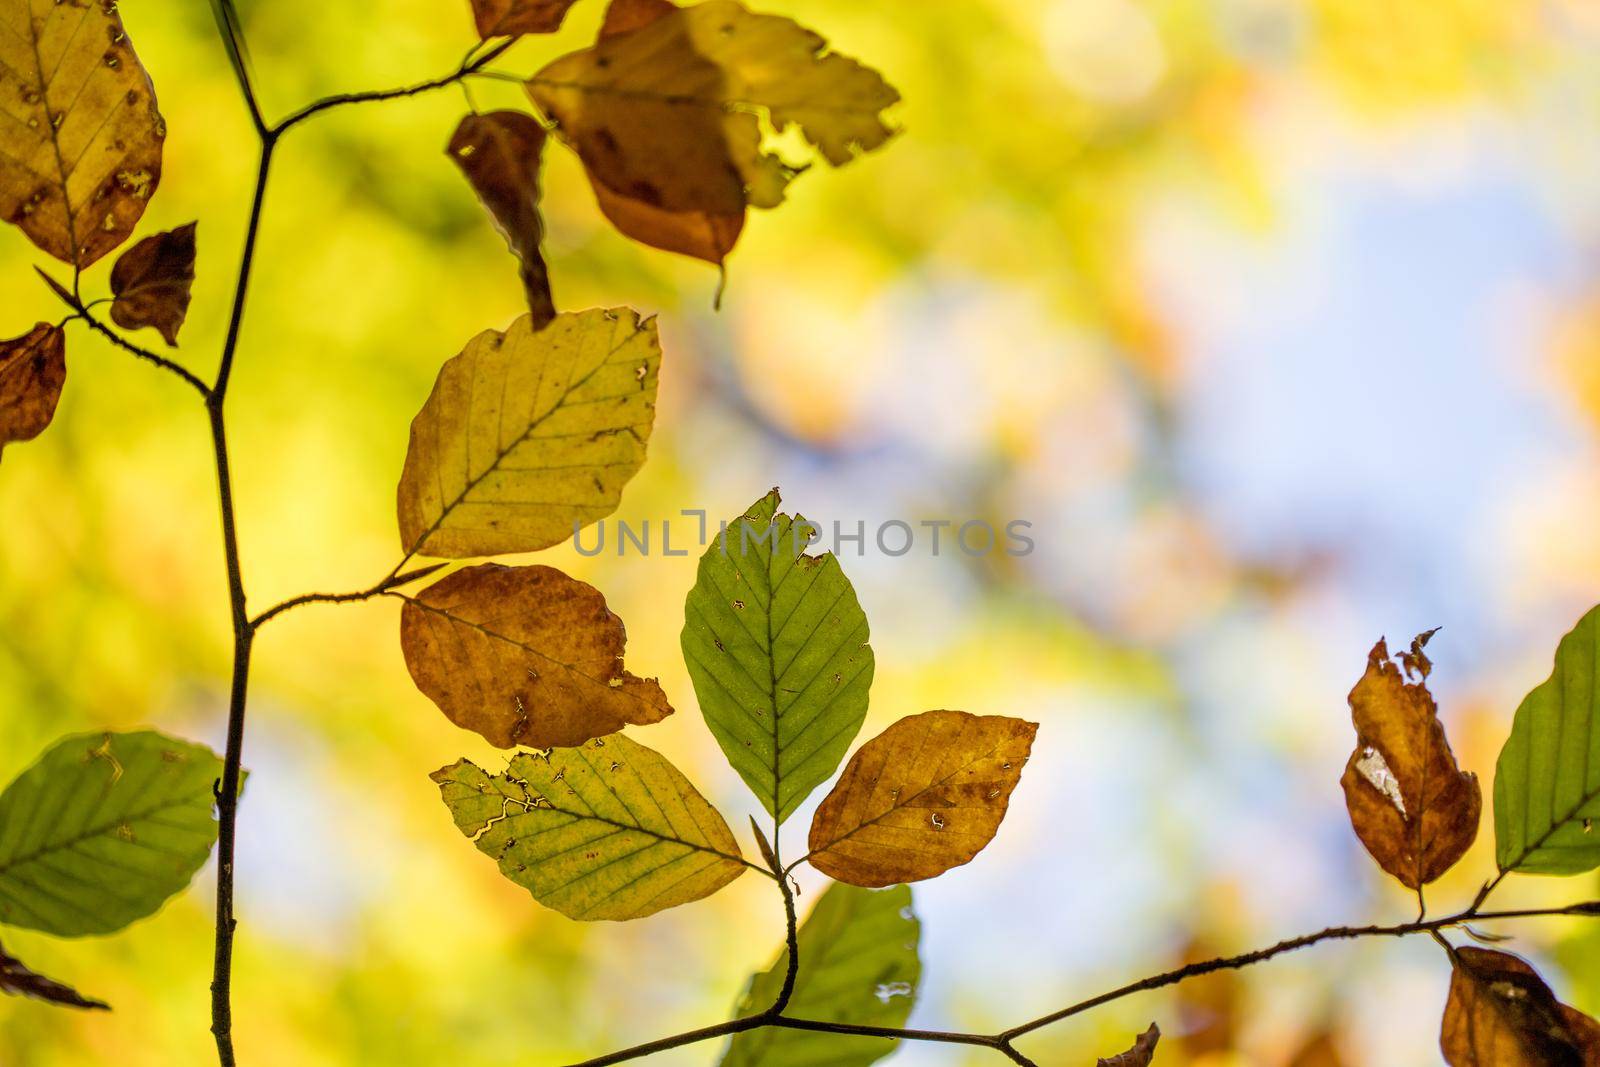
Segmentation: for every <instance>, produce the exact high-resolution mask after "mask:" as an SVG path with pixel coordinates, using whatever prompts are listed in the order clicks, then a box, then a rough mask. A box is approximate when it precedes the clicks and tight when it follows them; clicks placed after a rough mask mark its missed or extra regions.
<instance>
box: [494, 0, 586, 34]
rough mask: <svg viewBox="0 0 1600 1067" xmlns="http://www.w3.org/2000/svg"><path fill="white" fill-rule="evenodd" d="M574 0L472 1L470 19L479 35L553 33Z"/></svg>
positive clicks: (559, 26)
mask: <svg viewBox="0 0 1600 1067" xmlns="http://www.w3.org/2000/svg"><path fill="white" fill-rule="evenodd" d="M574 2H575V0H472V20H473V22H474V23H476V25H477V27H478V36H479V37H482V38H484V39H485V40H488V39H489V38H490V37H518V36H521V35H522V34H524V33H553V32H554V31H556V30H558V29H560V28H561V20H562V19H564V18H566V17H567V9H568V8H570V7H571V6H572V5H573V3H574Z"/></svg>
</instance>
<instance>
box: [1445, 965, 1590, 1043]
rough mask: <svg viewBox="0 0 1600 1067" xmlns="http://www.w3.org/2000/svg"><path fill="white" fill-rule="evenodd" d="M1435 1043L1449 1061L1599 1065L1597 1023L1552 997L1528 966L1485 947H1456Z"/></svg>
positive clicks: (1546, 987)
mask: <svg viewBox="0 0 1600 1067" xmlns="http://www.w3.org/2000/svg"><path fill="white" fill-rule="evenodd" d="M1452 961H1453V968H1452V971H1453V973H1452V975H1451V978H1450V999H1449V1001H1448V1002H1447V1003H1446V1005H1445V1009H1444V1023H1443V1025H1442V1026H1441V1029H1440V1035H1439V1045H1440V1048H1441V1049H1442V1050H1443V1052H1444V1059H1445V1062H1446V1063H1448V1064H1449V1065H1450V1067H1552V1065H1555V1064H1570V1065H1571V1067H1597V1065H1600V1024H1596V1023H1595V1021H1594V1020H1593V1019H1591V1018H1589V1017H1588V1016H1587V1015H1585V1014H1583V1013H1582V1012H1580V1011H1577V1010H1576V1009H1574V1008H1569V1007H1567V1006H1566V1005H1565V1004H1562V1003H1561V1002H1559V1001H1558V1000H1556V997H1555V994H1554V993H1552V992H1551V991H1550V987H1549V986H1547V985H1545V983H1544V980H1543V979H1542V978H1540V977H1539V975H1538V973H1537V972H1536V971H1534V969H1533V968H1532V967H1530V966H1528V964H1527V963H1525V962H1524V961H1522V960H1520V959H1518V958H1517V957H1516V956H1511V955H1507V954H1506V953H1504V952H1493V951H1491V950H1489V949H1483V948H1473V947H1471V946H1468V947H1466V948H1459V949H1456V950H1455V952H1454V953H1453V955H1452Z"/></svg>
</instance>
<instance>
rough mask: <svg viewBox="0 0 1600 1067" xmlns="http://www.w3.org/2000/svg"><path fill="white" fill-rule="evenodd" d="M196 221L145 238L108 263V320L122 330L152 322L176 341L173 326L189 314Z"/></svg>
mask: <svg viewBox="0 0 1600 1067" xmlns="http://www.w3.org/2000/svg"><path fill="white" fill-rule="evenodd" d="M196 225H197V224H196V223H193V222H191V223H189V224H188V225H185V226H179V227H178V228H177V229H176V230H170V231H168V232H167V233H158V234H156V235H154V236H152V237H146V238H145V239H144V240H142V241H140V242H139V243H138V244H136V245H134V246H133V247H132V248H130V249H128V250H127V251H126V252H124V253H122V255H121V256H120V257H118V259H117V265H116V266H114V267H112V268H111V293H112V295H113V296H114V297H115V298H116V299H115V300H113V301H112V302H111V320H112V321H113V322H115V323H116V324H117V325H118V326H121V327H122V328H123V329H125V330H137V329H139V328H140V327H142V326H154V327H155V328H156V329H157V330H159V331H161V336H162V337H163V338H165V339H166V342H167V344H169V345H174V346H176V345H177V343H178V329H179V327H181V326H182V325H183V320H184V318H185V317H186V316H187V315H188V314H189V289H190V287H191V286H193V285H194V232H195V226H196Z"/></svg>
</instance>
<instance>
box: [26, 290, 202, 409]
mask: <svg viewBox="0 0 1600 1067" xmlns="http://www.w3.org/2000/svg"><path fill="white" fill-rule="evenodd" d="M39 276H40V277H42V278H43V279H44V280H45V282H46V283H47V284H48V285H49V286H50V291H51V292H53V293H55V294H56V296H57V297H59V298H60V299H61V301H62V302H63V303H65V304H66V305H67V307H69V308H71V309H72V314H71V315H70V316H68V317H67V318H66V319H65V320H63V322H62V325H66V323H68V322H71V321H72V320H73V319H82V320H83V321H84V322H85V323H87V324H88V325H89V328H90V329H91V330H94V331H95V332H96V333H98V334H100V335H102V336H103V337H105V338H106V339H107V340H109V341H110V342H111V343H112V344H114V345H116V346H117V347H118V348H120V349H122V350H123V351H125V352H128V353H131V354H132V355H134V356H137V357H138V358H139V359H142V360H144V361H145V362H146V363H153V364H154V365H156V366H157V367H160V368H161V369H162V370H164V371H167V372H169V373H171V374H176V375H177V376H178V377H179V378H182V379H183V380H184V381H185V382H188V383H189V384H190V385H191V386H193V387H194V388H195V389H196V390H197V391H198V392H199V393H200V395H201V396H203V397H205V396H210V395H211V387H210V386H209V385H207V384H206V383H205V382H204V381H203V380H202V379H201V378H200V377H199V375H197V374H195V373H193V372H192V371H190V370H189V368H187V367H185V366H183V365H182V364H181V363H177V362H175V361H173V360H170V359H168V358H167V357H166V356H162V355H158V354H157V353H155V352H152V351H150V350H149V349H148V348H141V347H140V346H139V345H136V344H134V343H133V342H132V341H130V340H128V339H127V338H126V337H124V336H122V335H121V334H120V333H117V332H116V331H115V330H113V329H112V328H111V327H109V326H107V325H106V324H105V323H103V322H101V321H100V320H99V319H97V318H95V317H94V315H92V314H90V312H89V308H90V307H91V306H93V305H94V304H96V303H99V302H100V301H93V300H91V301H89V302H88V303H84V302H83V301H81V300H79V299H78V298H77V297H76V296H74V295H73V294H72V293H71V292H69V291H68V290H67V288H66V287H65V286H63V285H61V284H60V283H59V282H57V281H56V280H55V279H54V278H52V277H50V275H48V274H46V273H45V272H44V271H42V270H41V271H39Z"/></svg>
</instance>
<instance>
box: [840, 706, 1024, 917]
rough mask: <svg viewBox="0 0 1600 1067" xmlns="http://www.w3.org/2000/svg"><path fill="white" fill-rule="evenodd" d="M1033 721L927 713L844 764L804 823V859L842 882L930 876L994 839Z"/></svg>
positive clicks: (873, 742) (969, 856)
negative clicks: (808, 827) (806, 850)
mask: <svg viewBox="0 0 1600 1067" xmlns="http://www.w3.org/2000/svg"><path fill="white" fill-rule="evenodd" d="M1038 729H1039V727H1038V724H1036V723H1031V722H1024V721H1022V720H1021V719H1009V718H1006V717H1004V716H1000V715H988V716H983V717H979V716H977V715H969V714H968V713H966V712H964V711H928V712H924V713H922V714H921V715H911V716H908V717H907V718H904V719H901V720H900V721H899V722H897V723H895V724H894V725H893V726H891V727H889V728H888V729H887V730H885V731H884V732H883V733H881V734H879V735H878V736H877V737H875V738H873V739H872V740H871V741H868V742H867V743H866V744H864V745H862V746H861V749H860V750H859V751H858V752H856V754H855V755H854V756H851V757H850V762H849V763H848V764H846V765H845V769H844V773H843V774H841V775H840V776H839V780H838V782H836V783H834V787H833V791H832V792H831V793H829V794H828V795H827V797H826V798H825V799H824V800H823V801H822V803H821V805H819V806H818V808H817V814H816V817H815V818H813V819H812V821H811V839H810V842H809V844H810V848H811V852H810V855H809V856H808V859H810V861H811V865H812V866H813V867H815V868H817V870H819V871H821V872H822V873H823V874H826V875H828V876H829V877H831V878H837V879H839V881H841V882H849V883H850V884H851V885H860V886H886V885H894V884H895V883H896V882H916V881H920V880H922V879H924V878H933V877H936V876H937V875H940V874H943V873H944V872H945V871H948V870H949V869H950V868H952V867H959V866H960V865H961V864H963V863H967V862H969V861H971V859H972V858H973V857H974V856H976V855H977V854H978V853H979V852H980V851H982V850H983V848H984V846H986V845H988V843H989V842H990V841H992V840H994V835H995V833H996V831H998V830H999V829H1000V821H1001V820H1002V819H1004V818H1005V815H1006V805H1007V804H1008V803H1009V802H1010V800H1011V791H1012V790H1014V789H1015V788H1016V787H1017V782H1018V781H1019V780H1021V777H1022V767H1023V764H1025V763H1027V761H1028V752H1029V750H1030V749H1032V747H1033V736H1034V734H1035V733H1036V732H1038Z"/></svg>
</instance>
